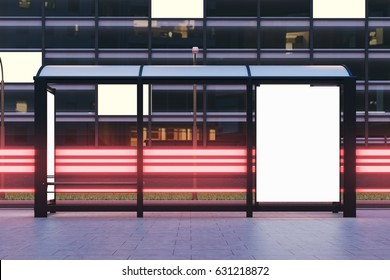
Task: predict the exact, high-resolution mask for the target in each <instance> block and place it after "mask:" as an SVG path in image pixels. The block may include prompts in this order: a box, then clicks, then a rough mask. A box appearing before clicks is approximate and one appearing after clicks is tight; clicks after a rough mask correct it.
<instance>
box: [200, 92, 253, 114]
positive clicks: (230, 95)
mask: <svg viewBox="0 0 390 280" xmlns="http://www.w3.org/2000/svg"><path fill="white" fill-rule="evenodd" d="M245 93H246V87H245V86H207V112H246V94H245Z"/></svg>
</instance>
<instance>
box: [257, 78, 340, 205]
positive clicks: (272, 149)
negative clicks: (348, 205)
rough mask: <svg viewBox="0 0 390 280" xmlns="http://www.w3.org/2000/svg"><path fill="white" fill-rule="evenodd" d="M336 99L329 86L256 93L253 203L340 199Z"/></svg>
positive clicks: (270, 88)
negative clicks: (254, 189)
mask: <svg viewBox="0 0 390 280" xmlns="http://www.w3.org/2000/svg"><path fill="white" fill-rule="evenodd" d="M339 95H340V89H339V87H329V86H310V85H261V86H259V87H258V88H257V101H256V126H257V127H256V128H257V140H256V156H257V160H256V162H257V166H256V184H257V188H256V196H257V199H256V200H257V201H258V202H336V201H339V200H340V197H339V196H340V96H339Z"/></svg>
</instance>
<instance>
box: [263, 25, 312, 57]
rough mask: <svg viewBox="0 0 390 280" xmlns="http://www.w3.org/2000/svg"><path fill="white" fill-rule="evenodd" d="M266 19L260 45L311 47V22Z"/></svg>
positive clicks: (287, 47)
mask: <svg viewBox="0 0 390 280" xmlns="http://www.w3.org/2000/svg"><path fill="white" fill-rule="evenodd" d="M294 25H295V23H294V22H280V21H264V22H262V23H261V32H260V47H261V48H265V49H286V50H295V49H307V48H309V42H310V39H309V22H300V23H298V24H296V26H294Z"/></svg>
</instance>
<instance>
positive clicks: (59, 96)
mask: <svg viewBox="0 0 390 280" xmlns="http://www.w3.org/2000/svg"><path fill="white" fill-rule="evenodd" d="M95 104H96V100H95V90H94V86H72V87H69V86H62V87H59V86H57V87H56V111H57V112H95V107H96V105H95Z"/></svg>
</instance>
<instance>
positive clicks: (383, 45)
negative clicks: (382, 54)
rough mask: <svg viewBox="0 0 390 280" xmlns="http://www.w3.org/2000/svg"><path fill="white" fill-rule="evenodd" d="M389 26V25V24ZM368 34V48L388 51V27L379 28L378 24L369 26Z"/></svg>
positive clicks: (389, 37) (389, 41) (389, 42)
mask: <svg viewBox="0 0 390 280" xmlns="http://www.w3.org/2000/svg"><path fill="white" fill-rule="evenodd" d="M389 25H390V24H389ZM368 32H369V43H368V46H369V48H372V49H390V26H380V23H379V24H377V23H375V24H371V23H370V27H369V29H368Z"/></svg>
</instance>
